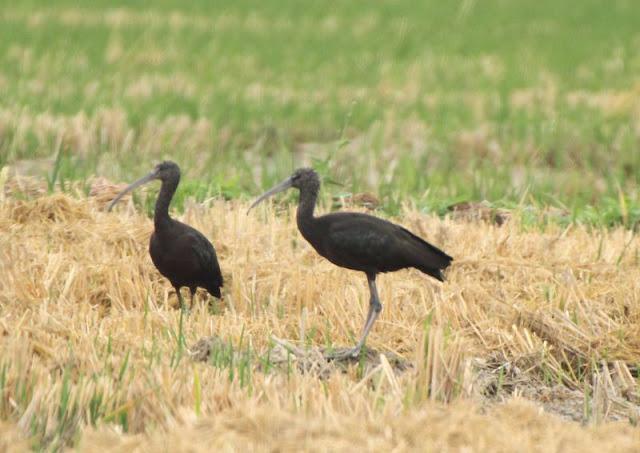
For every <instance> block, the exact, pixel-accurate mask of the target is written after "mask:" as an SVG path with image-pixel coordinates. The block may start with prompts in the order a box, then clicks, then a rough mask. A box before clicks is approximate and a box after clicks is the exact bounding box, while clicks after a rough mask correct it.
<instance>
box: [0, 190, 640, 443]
mask: <svg viewBox="0 0 640 453" xmlns="http://www.w3.org/2000/svg"><path fill="white" fill-rule="evenodd" d="M102 203H103V200H96V199H93V198H89V199H82V198H76V197H70V196H67V195H62V194H54V195H51V196H46V197H40V198H35V199H27V200H19V199H15V198H13V197H11V196H8V197H5V199H4V200H3V201H2V202H1V203H0V231H1V233H2V234H1V235H0V268H1V270H2V275H3V278H2V279H1V280H0V307H1V312H0V333H1V334H2V338H3V341H2V345H1V349H2V354H1V356H2V363H1V364H0V366H1V367H2V370H3V371H2V376H3V378H2V383H3V398H2V401H1V403H0V413H1V416H2V418H3V419H4V420H5V421H6V422H5V425H3V428H2V429H3V431H6V432H7V433H12V435H14V436H18V437H21V436H25V435H26V436H28V435H32V436H34V438H35V439H38V440H39V441H40V442H41V444H43V445H65V444H66V445H73V444H74V443H75V442H76V441H79V442H80V443H79V444H78V447H77V448H78V450H79V451H92V450H94V449H98V448H99V449H103V450H104V449H105V448H106V449H113V450H116V451H118V450H120V451H124V450H131V449H133V450H136V449H137V450H138V451H148V450H149V449H151V450H155V451H161V450H163V449H165V448H166V446H167V445H170V446H172V447H175V449H176V450H188V449H195V450H196V451H198V449H204V448H209V447H210V446H216V447H220V448H225V449H227V450H230V449H237V448H240V447H245V448H248V449H252V450H268V449H276V450H283V451H293V450H296V449H299V448H303V449H307V450H313V451H330V450H331V451H336V450H344V451H346V450H349V449H353V448H354V447H358V446H359V447H364V448H366V449H369V450H376V451H388V450H389V449H390V448H393V447H397V448H398V450H399V451H407V450H415V449H423V448H427V449H429V448H432V449H433V450H451V451H459V450H460V449H464V448H470V449H471V450H472V451H485V450H487V449H493V450H495V451H509V450H512V449H513V448H516V447H517V448H518V449H519V450H520V451H526V450H530V451H549V449H551V450H554V449H555V450H563V451H571V450H575V451H578V450H580V451H590V450H596V449H598V451H605V450H606V448H607V447H608V448H613V447H614V446H615V448H616V450H621V451H625V449H626V450H627V451H632V449H633V448H634V447H633V446H634V445H638V443H637V442H638V441H640V438H639V434H638V429H637V428H634V427H633V426H631V425H630V424H629V423H628V422H626V421H624V420H629V419H630V420H632V421H634V420H637V417H638V397H637V373H638V369H637V364H638V362H639V361H640V360H639V358H640V264H639V262H638V245H639V243H638V240H637V239H636V238H635V237H634V236H633V234H632V233H631V232H630V231H627V230H624V229H614V230H607V231H604V230H603V231H589V230H587V229H584V228H581V227H571V228H569V229H566V230H563V229H560V228H556V227H552V226H551V227H547V228H546V229H545V230H544V231H526V230H525V229H524V228H522V227H521V226H520V224H519V222H518V221H517V218H515V219H512V221H510V222H508V223H506V224H504V225H502V226H500V227H498V226H495V225H490V224H486V223H477V222H476V223H466V222H460V221H453V220H448V219H444V220H442V219H438V218H434V217H428V216H424V215H422V214H419V213H418V212H415V211H413V210H411V209H409V208H407V209H405V211H404V213H403V215H402V216H401V217H400V218H399V219H397V220H398V221H399V222H400V223H402V224H404V225H405V226H407V227H408V228H410V229H412V230H413V231H415V232H416V233H418V234H420V235H422V236H423V237H425V238H426V239H428V240H430V241H432V242H433V243H435V244H436V245H438V246H440V247H442V248H444V249H445V250H447V252H449V253H450V254H452V255H453V256H454V257H456V261H455V262H454V265H453V266H452V268H451V270H450V272H449V273H448V281H447V283H445V284H444V285H442V284H440V283H437V282H434V281H432V280H430V279H428V278H426V277H425V276H423V275H422V274H420V273H419V272H417V271H402V272H397V273H394V274H387V275H383V276H381V278H380V284H379V290H380V296H381V300H382V301H383V304H384V310H383V312H382V315H381V318H380V319H379V322H378V323H377V324H376V326H375V328H374V330H373V332H372V335H371V336H370V339H369V346H370V347H371V348H373V349H375V350H380V351H391V352H393V353H396V354H399V355H400V356H402V357H404V358H405V359H407V360H409V361H410V362H412V365H413V366H412V367H411V368H410V369H408V370H406V371H404V372H401V371H399V370H395V371H394V370H393V365H391V364H389V362H388V361H387V360H385V359H382V360H381V361H379V362H378V364H377V365H374V366H370V367H368V368H364V369H363V368H361V367H359V366H358V365H357V364H356V365H353V366H351V367H348V368H347V370H346V372H333V373H329V374H328V375H324V376H320V377H319V376H317V375H314V374H313V373H304V372H302V371H300V369H298V367H296V366H291V367H287V366H284V367H283V366H278V367H275V366H274V367H272V368H269V367H268V366H266V368H265V363H266V362H264V360H265V357H266V354H267V351H269V350H270V348H271V346H272V344H271V343H270V336H271V335H273V336H276V337H278V338H284V339H288V340H289V341H291V342H296V343H298V344H299V345H304V344H305V343H306V344H310V345H311V347H322V346H326V345H327V344H328V343H331V344H332V345H334V346H344V345H348V344H351V343H352V342H353V341H354V337H355V336H357V334H358V332H359V329H360V327H361V323H362V320H363V318H364V315H365V310H366V298H367V293H366V291H367V290H366V279H364V278H362V276H361V275H358V274H357V273H354V272H346V271H344V270H342V269H339V268H337V267H335V266H333V265H332V264H330V263H328V262H327V261H325V260H323V259H322V258H320V257H318V256H317V254H316V253H315V252H314V251H313V250H312V249H311V247H310V246H309V245H308V244H306V243H305V242H304V240H303V239H302V238H301V236H300V235H299V233H298V232H297V230H296V226H295V222H294V221H293V220H292V219H293V218H294V217H293V208H289V207H288V208H284V209H280V208H278V209H276V208H271V207H266V208H261V209H260V210H259V211H257V212H255V213H252V215H250V216H246V208H247V206H246V205H245V204H243V203H240V202H224V201H212V202H211V203H209V204H208V205H206V206H203V205H197V204H195V203H188V204H187V207H186V210H185V213H184V215H182V216H181V218H182V220H184V221H186V222H187V223H189V224H191V225H193V226H194V227H196V228H198V229H199V230H201V231H202V232H203V233H205V234H206V235H207V236H208V237H209V238H210V239H211V240H212V242H213V243H214V245H215V246H216V248H217V250H218V254H219V259H220V264H221V267H222V269H223V273H224V276H225V281H226V284H225V288H224V292H223V295H224V302H222V303H218V302H213V304H214V305H216V304H218V305H217V306H216V308H215V309H214V310H213V312H214V313H213V314H212V313H211V312H210V311H211V310H209V309H208V307H207V303H206V302H205V298H204V293H202V294H200V297H199V303H198V304H197V306H196V307H195V309H194V311H193V312H192V313H191V315H190V316H188V317H187V319H186V320H184V324H183V333H184V338H185V343H186V346H187V349H184V351H182V353H181V349H180V348H181V347H180V341H179V318H180V317H179V313H178V310H175V309H174V308H173V306H174V305H175V303H176V301H175V296H174V295H173V294H172V292H171V289H170V285H169V284H168V283H167V282H166V281H165V280H164V279H163V278H162V277H161V276H160V275H159V274H158V273H157V271H156V270H155V268H154V267H153V265H152V263H151V260H150V258H149V256H148V253H147V243H148V237H149V234H150V232H151V229H152V223H151V220H150V219H148V218H147V217H146V216H143V215H141V214H140V213H139V212H137V211H136V210H135V209H133V207H132V206H131V205H130V204H125V205H123V207H121V208H120V209H119V210H118V212H115V213H106V212H104V211H103V209H102V206H103V204H102ZM301 332H304V335H305V337H306V338H304V339H302V338H301V337H300V335H301ZM211 336H216V337H217V338H219V339H221V341H222V343H223V344H231V345H232V346H231V349H232V350H233V353H234V356H233V358H229V356H224V354H226V353H227V352H224V351H222V352H221V351H217V353H216V354H215V357H212V358H211V360H210V361H208V362H205V363H199V362H196V361H193V360H191V359H190V358H189V354H188V352H189V351H188V347H190V346H193V345H195V344H196V343H197V342H198V341H199V340H200V339H202V338H206V337H211ZM222 349H224V347H223V348H222ZM222 349H221V350H222ZM223 356H224V357H223ZM221 357H222V358H221ZM225 357H226V358H225ZM21 382H25V383H29V384H28V385H27V384H25V385H21V384H20V383H21ZM518 395H520V396H521V397H524V398H526V399H529V400H532V402H526V401H523V400H522V398H521V397H519V396H518ZM513 397H515V399H511V400H510V398H513ZM505 400H507V401H508V402H507V403H506V404H505V405H502V404H497V405H495V404H494V403H501V402H502V401H505ZM542 408H546V409H547V410H548V411H550V412H555V413H556V414H558V415H560V416H562V417H564V418H570V419H574V420H578V421H582V422H587V423H589V424H591V425H594V426H591V427H581V426H580V425H578V424H574V423H573V422H568V421H566V420H561V419H560V418H557V416H556V415H553V414H549V413H548V412H543V410H542ZM612 420H623V421H622V422H617V423H614V422H613V421H612ZM92 422H93V423H94V424H95V427H94V426H92ZM124 431H126V432H124ZM603 449H604V450H603Z"/></svg>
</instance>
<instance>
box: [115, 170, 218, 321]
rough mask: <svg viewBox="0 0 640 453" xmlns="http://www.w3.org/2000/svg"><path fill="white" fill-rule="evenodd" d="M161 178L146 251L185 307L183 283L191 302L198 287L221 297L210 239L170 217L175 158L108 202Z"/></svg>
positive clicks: (176, 180)
mask: <svg viewBox="0 0 640 453" xmlns="http://www.w3.org/2000/svg"><path fill="white" fill-rule="evenodd" d="M154 179H159V180H160V181H162V186H161V187H160V193H159V194H158V199H157V200H156V209H155V213H154V216H153V223H154V227H155V228H154V231H153V234H152V235H151V239H150V241H149V254H150V255H151V260H152V261H153V264H154V265H155V266H156V268H157V269H158V271H160V273H161V274H162V275H164V276H165V277H166V278H167V279H168V280H169V281H170V282H171V285H173V287H174V289H175V290H176V293H177V295H178V300H179V301H180V308H181V309H183V308H184V302H183V300H182V295H181V294H180V288H182V287H183V286H186V287H188V288H189V291H191V306H193V298H194V295H195V293H196V289H197V288H198V287H200V288H205V289H206V290H207V291H208V292H209V294H211V295H212V296H215V297H217V298H220V288H221V287H222V274H221V273H220V265H219V264H218V258H217V257H216V251H215V249H214V248H213V245H211V242H209V240H208V239H207V238H206V237H204V235H203V234H202V233H200V232H199V231H198V230H196V229H194V228H192V227H190V226H189V225H186V224H184V223H182V222H179V221H177V220H175V219H172V218H171V217H170V216H169V203H171V199H172V198H173V194H174V193H175V191H176V188H177V187H178V183H179V182H180V167H178V165H177V164H175V163H174V162H169V161H165V162H161V163H160V164H158V165H156V167H155V168H154V169H153V171H152V172H151V173H149V174H148V175H146V176H143V177H142V178H140V179H138V180H137V181H135V182H133V183H131V184H130V185H129V186H128V187H126V188H125V189H124V190H123V191H122V192H120V193H119V194H118V196H117V197H116V198H114V199H113V201H112V202H111V203H110V204H109V207H108V208H107V209H108V210H109V211H111V208H112V207H113V206H114V205H115V204H116V203H117V202H118V200H120V199H121V198H122V197H123V196H124V195H125V194H126V193H127V192H129V191H131V190H133V189H135V188H136V187H139V186H141V185H143V184H145V183H147V182H149V181H152V180H154Z"/></svg>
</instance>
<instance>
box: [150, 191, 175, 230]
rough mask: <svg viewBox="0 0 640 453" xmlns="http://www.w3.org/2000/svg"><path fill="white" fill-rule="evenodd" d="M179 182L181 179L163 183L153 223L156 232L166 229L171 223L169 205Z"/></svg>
mask: <svg viewBox="0 0 640 453" xmlns="http://www.w3.org/2000/svg"><path fill="white" fill-rule="evenodd" d="M179 182H180V179H179V178H176V179H170V180H168V181H162V186H161V187H160V193H159V194H158V199H157V200H156V210H155V214H154V216H153V223H154V224H155V227H156V230H159V229H162V228H163V227H166V226H167V225H168V224H169V223H170V222H171V217H169V204H170V203H171V199H172V198H173V194H174V193H175V192H176V189H177V188H178V183H179Z"/></svg>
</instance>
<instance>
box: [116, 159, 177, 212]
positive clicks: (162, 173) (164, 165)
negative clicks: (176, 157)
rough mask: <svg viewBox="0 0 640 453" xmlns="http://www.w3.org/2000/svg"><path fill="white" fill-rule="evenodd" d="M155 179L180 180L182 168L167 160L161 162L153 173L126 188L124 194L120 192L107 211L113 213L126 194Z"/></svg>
mask: <svg viewBox="0 0 640 453" xmlns="http://www.w3.org/2000/svg"><path fill="white" fill-rule="evenodd" d="M154 179H159V180H161V181H168V180H176V181H179V180H180V167H178V164H176V163H175V162H171V161H169V160H165V161H164V162H160V163H159V164H158V165H156V166H155V167H154V168H153V170H152V171H151V173H148V174H146V175H145V176H143V177H142V178H140V179H138V180H136V181H134V182H132V183H131V184H129V185H128V186H127V187H125V188H124V190H123V191H122V192H120V193H119V194H118V195H117V196H116V197H115V198H114V199H113V200H112V201H111V203H109V206H108V207H107V211H111V209H112V208H113V207H114V206H115V204H116V203H117V202H118V201H120V199H121V198H122V197H124V196H125V194H127V193H129V192H131V191H132V190H133V189H135V188H137V187H140V186H141V185H143V184H146V183H148V182H149V181H153V180H154Z"/></svg>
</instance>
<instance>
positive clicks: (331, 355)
mask: <svg viewBox="0 0 640 453" xmlns="http://www.w3.org/2000/svg"><path fill="white" fill-rule="evenodd" d="M361 352H362V348H358V347H355V348H341V349H336V350H333V351H331V352H328V353H325V354H324V358H325V359H327V360H356V359H358V358H359V357H360V353H361Z"/></svg>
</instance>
